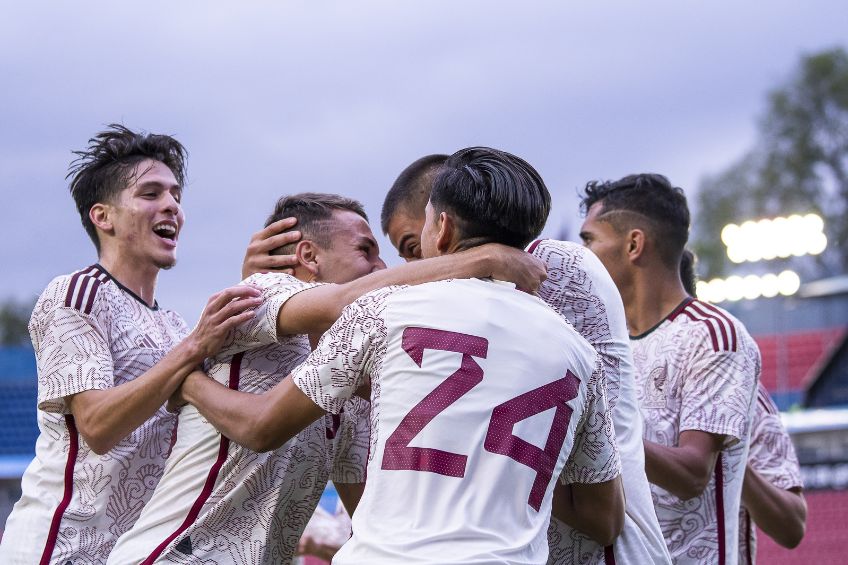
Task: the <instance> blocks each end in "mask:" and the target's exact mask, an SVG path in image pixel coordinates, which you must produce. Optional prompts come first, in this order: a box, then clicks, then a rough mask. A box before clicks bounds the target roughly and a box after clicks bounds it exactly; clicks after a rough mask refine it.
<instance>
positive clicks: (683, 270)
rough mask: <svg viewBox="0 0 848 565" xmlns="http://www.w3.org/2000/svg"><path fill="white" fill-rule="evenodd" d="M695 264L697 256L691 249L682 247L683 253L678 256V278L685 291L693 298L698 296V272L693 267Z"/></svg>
mask: <svg viewBox="0 0 848 565" xmlns="http://www.w3.org/2000/svg"><path fill="white" fill-rule="evenodd" d="M697 264H698V257H697V256H696V255H695V254H694V253H693V252H692V251H690V250H688V249H684V250H683V255H681V256H680V280H681V281H682V282H683V288H684V289H685V290H686V293H687V294H688V295H689V296H691V297H693V298H698V273H697V269H696V268H695V265H697Z"/></svg>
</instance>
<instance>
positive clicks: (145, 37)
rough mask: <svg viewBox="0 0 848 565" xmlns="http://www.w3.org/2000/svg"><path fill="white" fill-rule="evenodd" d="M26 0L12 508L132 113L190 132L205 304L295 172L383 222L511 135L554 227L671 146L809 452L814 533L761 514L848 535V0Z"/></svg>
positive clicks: (3, 337) (0, 457) (21, 23)
mask: <svg viewBox="0 0 848 565" xmlns="http://www.w3.org/2000/svg"><path fill="white" fill-rule="evenodd" d="M0 4H2V8H3V14H4V15H3V18H2V19H0V76H2V79H1V80H2V82H0V84H2V88H0V188H2V197H3V202H4V208H5V209H6V213H5V215H4V221H3V222H0V241H2V260H3V264H4V265H5V268H4V272H5V273H6V274H5V275H4V276H3V277H2V279H0V343H2V347H0V389H2V390H0V476H2V477H3V478H2V479H0V484H1V485H2V488H0V520H2V521H5V515H6V513H7V512H8V508H9V505H10V504H11V503H13V502H14V501H15V500H17V497H18V495H19V491H17V490H16V489H17V488H18V480H19V478H20V473H21V472H22V470H23V468H24V467H25V465H26V464H27V462H28V461H29V460H30V459H31V458H32V454H33V443H34V440H35V437H36V435H37V427H36V425H35V408H34V407H35V386H36V385H35V364H34V360H33V358H32V351H31V347H30V346H29V339H28V335H27V332H26V323H27V321H28V318H29V312H30V309H31V307H32V304H33V303H34V300H35V297H36V296H37V295H38V293H39V292H41V290H42V289H43V288H44V286H45V285H46V284H47V283H48V282H49V280H50V279H51V278H52V277H54V276H56V275H59V274H62V273H67V272H71V271H73V270H76V269H79V268H82V267H85V266H87V265H89V264H91V263H93V262H94V261H95V260H96V256H95V253H94V249H93V246H92V245H91V243H90V242H89V240H88V238H87V237H86V235H85V233H84V231H83V229H82V227H81V225H80V220H79V216H78V215H77V214H76V211H75V208H74V205H73V201H72V200H71V198H70V196H69V195H68V192H67V182H66V181H65V174H66V172H67V168H68V164H69V163H70V161H71V159H72V154H71V151H72V150H74V149H82V148H83V147H84V146H85V145H86V143H87V140H88V139H89V138H90V137H92V136H93V135H94V134H95V133H96V132H98V131H99V130H101V129H103V127H104V126H105V125H106V124H109V123H112V122H119V123H123V124H124V125H126V126H128V127H130V128H133V129H144V130H147V131H150V132H154V133H167V134H172V135H174V136H175V137H177V139H179V140H180V141H181V142H182V143H184V144H185V145H186V147H187V148H188V150H189V169H188V174H189V180H188V184H187V187H186V190H185V198H184V207H185V211H186V215H187V223H186V226H185V228H184V231H183V232H182V234H181V237H180V251H179V255H180V260H179V264H178V265H177V267H176V268H175V269H173V270H171V271H168V272H164V273H162V275H161V277H160V280H159V287H158V290H157V298H158V301H159V302H160V304H162V305H163V306H165V307H168V308H172V309H175V310H177V311H178V312H180V313H181V314H182V315H183V316H184V317H185V318H186V319H187V320H188V321H189V322H191V323H193V322H194V321H196V319H197V317H198V315H199V313H200V310H201V308H202V306H203V305H204V304H205V302H206V299H207V298H208V296H209V295H210V294H211V293H213V292H215V291H217V290H219V289H220V288H222V287H224V286H228V285H230V284H233V283H235V282H237V280H238V278H239V272H240V264H241V258H242V256H243V253H244V247H245V245H246V244H247V242H248V240H249V238H250V235H251V234H252V233H253V232H255V231H257V230H258V229H259V228H260V227H261V225H262V222H263V221H264V219H265V217H266V216H267V215H268V213H269V212H270V211H271V209H272V207H273V204H274V202H275V200H276V199H277V198H278V197H279V196H281V195H283V194H287V193H293V192H301V191H306V190H309V191H320V192H336V193H341V194H344V195H347V196H352V197H355V198H358V199H359V200H361V201H362V202H363V203H364V204H365V207H366V210H367V211H368V213H369V215H370V217H371V219H372V224H373V226H374V230H375V231H376V232H379V214H380V208H381V205H382V200H383V196H384V195H385V192H386V191H387V190H388V188H389V186H391V184H392V182H393V180H394V179H395V177H396V176H397V174H398V173H399V172H400V171H401V170H402V169H403V168H404V167H405V166H406V165H408V164H409V163H411V162H412V161H413V160H415V159H417V158H418V157H421V156H423V155H426V154H430V153H452V152H453V151H455V150H457V149H459V148H461V147H466V146H470V145H488V146H493V147H497V148H500V149H504V150H507V151H510V152H512V153H515V154H517V155H519V156H521V157H523V158H525V159H527V160H528V161H529V162H530V163H531V164H533V165H534V166H535V167H536V168H537V169H538V170H539V172H540V173H541V174H542V176H543V178H544V179H545V181H546V183H547V184H548V187H549V188H550V190H551V192H552V194H553V198H554V208H553V212H552V214H551V217H550V219H549V222H548V225H547V227H546V229H545V233H544V235H545V236H548V237H557V238H562V239H576V238H577V232H578V231H579V230H578V228H579V225H580V221H581V218H580V215H579V210H578V197H577V195H578V192H579V190H580V189H581V188H582V187H583V186H584V185H585V183H586V182H587V181H589V180H592V179H617V178H619V177H621V176H624V175H626V174H629V173H634V172H648V171H650V172H658V173H662V174H665V175H666V176H668V177H669V178H670V179H671V181H672V182H673V183H675V184H676V185H678V186H681V187H682V188H684V190H685V191H686V193H687V195H688V197H689V201H690V206H691V208H692V210H693V212H694V214H693V231H692V238H691V247H692V249H693V250H694V251H695V252H696V253H697V255H698V257H699V259H700V261H699V263H698V266H697V274H698V275H699V278H700V281H701V282H700V284H699V287H698V292H699V294H700V295H701V297H702V298H704V299H706V300H709V301H712V302H715V303H718V304H721V305H722V306H723V307H726V308H728V309H729V310H731V311H732V312H733V313H734V314H735V315H737V316H738V317H739V318H741V319H742V320H743V322H745V323H746V325H747V326H748V328H749V330H750V331H751V333H752V334H753V335H754V336H755V338H756V339H757V341H758V343H759V345H760V348H761V351H762V355H763V375H762V380H763V382H764V384H765V385H766V387H767V388H768V389H769V390H770V391H771V393H772V395H773V396H774V398H775V400H776V402H777V403H778V405H779V407H780V408H781V410H784V411H786V414H785V422H786V424H787V426H788V428H789V430H790V432H791V433H792V434H793V439H794V440H795V443H796V448H797V450H798V454H799V457H800V458H801V462H802V466H803V470H804V477H805V481H806V485H807V498H808V502H809V505H810V512H809V519H808V533H807V536H806V538H805V540H804V542H802V544H801V546H800V547H799V548H797V549H796V550H794V551H792V552H789V551H787V550H782V549H780V548H777V547H776V546H774V544H772V543H770V541H769V540H767V539H766V537H765V536H760V544H759V545H760V560H759V561H760V562H761V563H784V562H785V563H789V562H790V560H791V561H792V562H795V561H797V560H799V559H802V558H812V559H817V562H838V561H839V560H840V558H841V557H843V556H842V555H840V554H839V553H838V551H839V550H840V549H839V548H841V547H842V546H843V545H844V544H845V543H846V542H848V533H846V531H845V528H844V524H845V523H846V522H848V494H846V493H848V491H846V490H845V489H846V488H848V415H846V414H848V412H846V409H844V408H840V406H848V345H846V327H848V278H846V272H848V247H846V245H845V243H846V235H848V222H846V220H845V215H846V206H848V52H846V49H848V32H846V26H845V22H846V21H848V5H847V4H846V3H845V2H844V1H840V0H811V1H809V2H805V3H803V4H801V3H797V2H790V1H786V0H776V1H772V2H750V3H741V4H740V3H735V2H728V1H715V2H710V3H697V4H696V3H692V2H688V3H683V2H672V1H655V0H643V1H642V2H639V3H625V2H595V3H591V4H589V3H585V5H577V4H576V3H564V2H553V1H538V2H533V3H523V4H520V5H519V4H516V3H505V2H491V1H488V2H482V1H466V2H461V3H459V2H447V1H441V0H440V1H433V0H430V1H427V2H423V1H415V2H388V1H385V2H376V1H360V2H355V3H354V2H340V1H336V2H322V3H314V2H305V1H299V2H294V1H293V2H273V3H272V2H252V3H250V4H249V5H236V4H235V3H229V2H217V1H210V2H179V3H174V2H163V1H152V2H145V3H144V4H142V5H133V4H126V3H115V2H102V1H97V2H85V3H48V2H38V1H36V2H26V3H23V2H9V1H2V2H0ZM378 239H379V241H380V244H381V248H382V253H383V257H384V259H385V260H386V262H387V263H389V264H390V265H391V264H396V263H398V262H399V260H398V258H397V256H396V254H395V252H394V250H393V249H392V248H391V246H390V244H389V243H388V241H387V240H386V239H385V238H384V237H383V236H382V234H378ZM0 523H2V522H0Z"/></svg>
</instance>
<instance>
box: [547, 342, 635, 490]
mask: <svg viewBox="0 0 848 565" xmlns="http://www.w3.org/2000/svg"><path fill="white" fill-rule="evenodd" d="M577 430H578V432H577V435H576V437H575V440H574V447H573V449H572V451H571V455H570V456H569V458H568V461H567V462H566V464H565V469H563V472H562V477H561V479H560V480H561V481H562V482H563V484H571V483H603V482H606V481H611V480H613V479H614V478H616V477H617V476H618V475H620V474H621V464H620V463H619V457H618V450H617V449H610V446H615V445H616V443H615V430H614V429H613V424H612V415H611V414H610V410H609V406H608V405H607V401H606V392H605V391H604V369H603V365H602V363H601V359H600V356H598V357H597V359H596V361H595V369H594V371H592V376H591V377H590V378H589V382H588V383H586V409H585V410H584V411H583V414H582V417H581V419H580V423H579V424H578V425H577Z"/></svg>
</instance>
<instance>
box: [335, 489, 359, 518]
mask: <svg viewBox="0 0 848 565" xmlns="http://www.w3.org/2000/svg"><path fill="white" fill-rule="evenodd" d="M333 484H334V485H335V486H336V492H338V493H339V498H340V499H341V501H342V504H344V507H345V510H347V513H348V514H349V515H350V516H353V513H354V512H355V511H356V507H357V506H358V505H359V501H360V500H361V499H362V493H363V492H364V491H365V483H337V482H335V481H334V482H333Z"/></svg>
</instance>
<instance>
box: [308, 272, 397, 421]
mask: <svg viewBox="0 0 848 565" xmlns="http://www.w3.org/2000/svg"><path fill="white" fill-rule="evenodd" d="M403 288H406V287H403V286H393V287H387V288H383V289H380V290H376V291H373V292H369V293H368V294H366V295H365V296H363V297H361V298H360V299H359V300H357V301H355V302H354V303H353V304H351V305H350V306H348V307H347V308H345V309H344V311H343V312H342V315H341V316H340V317H339V319H338V320H337V321H336V323H335V324H333V326H332V327H331V328H330V329H329V330H327V333H325V334H324V335H323V336H322V337H321V342H320V344H319V346H318V347H317V348H316V349H315V351H313V352H312V354H311V355H310V356H309V358H308V359H307V360H306V362H305V363H304V364H303V365H301V366H300V367H298V369H297V370H296V371H295V372H294V374H293V378H294V381H295V384H297V386H298V387H299V388H300V389H301V390H302V391H303V392H304V393H305V394H306V395H307V396H309V397H310V398H311V399H312V400H313V402H315V403H316V404H317V405H318V406H320V407H321V408H323V409H324V410H326V411H327V412H330V413H331V414H338V413H339V412H340V411H341V409H342V406H343V405H344V403H345V401H346V400H347V399H348V398H350V397H351V396H353V394H354V393H355V392H356V389H357V388H359V387H360V386H361V385H363V384H365V377H366V376H367V375H369V374H371V373H372V372H373V371H374V369H375V368H376V367H375V362H376V360H377V359H381V356H380V355H379V354H378V353H377V351H379V347H380V346H382V347H385V343H386V323H385V317H384V316H383V313H384V311H385V308H386V300H387V299H388V297H389V296H391V295H392V294H393V293H395V292H397V291H398V290H401V289H403ZM372 344H373V347H372ZM327 367H332V369H331V371H332V372H331V375H330V379H325V378H324V371H325V370H326V368H327ZM371 380H372V390H371V393H372V411H373V410H374V409H375V408H376V402H375V396H376V397H377V398H379V395H378V394H375V389H374V388H373V387H374V385H375V384H376V382H375V381H376V379H373V378H372V379H371ZM377 390H379V389H377Z"/></svg>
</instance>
